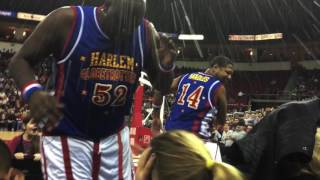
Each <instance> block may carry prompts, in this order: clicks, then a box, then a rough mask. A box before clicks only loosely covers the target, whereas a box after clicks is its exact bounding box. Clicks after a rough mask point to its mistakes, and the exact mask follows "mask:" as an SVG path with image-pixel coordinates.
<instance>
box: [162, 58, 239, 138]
mask: <svg viewBox="0 0 320 180" xmlns="http://www.w3.org/2000/svg"><path fill="white" fill-rule="evenodd" d="M232 73H233V63H232V61H231V60H230V59H229V58H227V57H225V56H216V57H214V58H212V59H211V60H210V67H209V68H208V69H207V70H206V71H205V72H195V73H189V74H185V75H182V76H180V77H178V78H176V79H175V80H174V81H173V83H172V90H173V91H175V92H176V99H175V103H174V105H173V107H172V109H171V113H170V116H169V118H168V119H167V121H166V125H165V129H166V130H167V131H169V130H175V129H183V130H187V131H191V132H193V133H195V134H196V135H198V136H199V137H201V138H202V139H205V140H208V139H210V138H211V132H212V127H213V123H214V122H213V121H217V124H220V125H223V124H224V122H225V117H226V111H227V102H226V95H225V94H226V93H225V87H224V85H223V82H224V81H225V80H227V79H230V78H231V76H232Z"/></svg>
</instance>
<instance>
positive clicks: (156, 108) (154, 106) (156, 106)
mask: <svg viewBox="0 0 320 180" xmlns="http://www.w3.org/2000/svg"><path fill="white" fill-rule="evenodd" d="M152 108H153V109H154V110H160V109H161V106H159V105H155V104H152Z"/></svg>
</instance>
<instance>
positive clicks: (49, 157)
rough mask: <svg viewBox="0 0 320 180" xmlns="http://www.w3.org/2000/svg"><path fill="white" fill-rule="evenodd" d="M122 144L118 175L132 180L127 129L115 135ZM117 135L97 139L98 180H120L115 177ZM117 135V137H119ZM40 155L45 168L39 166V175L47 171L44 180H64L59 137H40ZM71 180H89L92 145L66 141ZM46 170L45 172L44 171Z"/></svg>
mask: <svg viewBox="0 0 320 180" xmlns="http://www.w3.org/2000/svg"><path fill="white" fill-rule="evenodd" d="M118 134H119V135H120V136H121V144H122V153H121V155H122V163H120V164H122V167H123V171H122V175H120V177H121V176H122V177H123V179H124V180H132V157H131V149H130V142H129V128H127V127H125V128H123V129H122V130H121V131H120V132H119V133H118ZM118 134H114V135H111V136H109V137H107V138H105V139H102V140H100V150H99V151H100V152H99V153H100V154H99V155H100V157H101V159H100V169H99V176H98V179H99V180H104V179H106V180H122V179H121V178H120V177H119V174H120V173H121V172H119V155H120V154H119V147H120V146H119V144H118V136H119V135H118ZM120 136H119V137H120ZM41 141H42V143H43V148H42V151H43V152H42V155H43V157H44V158H43V159H44V160H43V161H42V162H44V161H46V163H45V164H46V167H44V163H42V166H43V167H42V169H43V173H45V172H47V174H48V178H45V179H48V180H66V179H67V176H66V174H65V166H64V165H65V163H64V156H63V150H62V142H61V138H60V136H43V137H42V138H41ZM67 142H68V143H67V144H68V148H69V156H70V160H71V167H72V175H73V179H74V180H92V170H93V169H92V164H93V162H92V161H93V147H94V142H92V141H89V140H83V139H76V138H71V137H68V138H67ZM45 168H46V171H45Z"/></svg>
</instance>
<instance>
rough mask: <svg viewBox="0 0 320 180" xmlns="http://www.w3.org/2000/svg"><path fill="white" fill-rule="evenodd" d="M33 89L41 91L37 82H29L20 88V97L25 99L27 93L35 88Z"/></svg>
mask: <svg viewBox="0 0 320 180" xmlns="http://www.w3.org/2000/svg"><path fill="white" fill-rule="evenodd" d="M35 87H36V88H39V89H42V86H41V84H39V83H38V82H37V81H30V82H28V83H26V84H25V85H23V86H22V88H21V92H22V97H23V98H25V97H26V95H27V93H28V91H29V90H30V89H32V88H35Z"/></svg>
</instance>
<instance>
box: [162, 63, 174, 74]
mask: <svg viewBox="0 0 320 180" xmlns="http://www.w3.org/2000/svg"><path fill="white" fill-rule="evenodd" d="M159 68H160V70H161V71H162V72H172V71H174V69H175V68H176V64H175V63H172V64H170V65H162V64H161V63H159Z"/></svg>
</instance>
